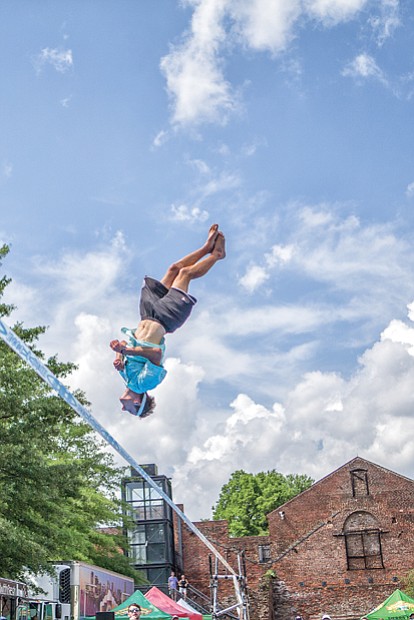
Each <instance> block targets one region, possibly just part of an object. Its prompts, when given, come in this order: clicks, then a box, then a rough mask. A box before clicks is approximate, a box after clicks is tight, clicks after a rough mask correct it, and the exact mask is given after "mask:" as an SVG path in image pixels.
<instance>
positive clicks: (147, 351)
mask: <svg viewBox="0 0 414 620" xmlns="http://www.w3.org/2000/svg"><path fill="white" fill-rule="evenodd" d="M110 347H111V349H112V350H113V351H116V353H117V359H116V360H115V362H117V360H118V359H119V358H118V354H120V359H121V360H122V356H123V355H133V356H135V355H139V356H140V357H145V359H147V360H149V361H150V362H152V363H153V364H155V365H156V366H160V364H161V357H162V351H161V349H160V348H158V347H128V346H127V344H126V342H125V340H123V341H121V342H119V340H112V341H111V343H110ZM115 362H114V364H115Z"/></svg>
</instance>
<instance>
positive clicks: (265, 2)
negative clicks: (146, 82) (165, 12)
mask: <svg viewBox="0 0 414 620" xmlns="http://www.w3.org/2000/svg"><path fill="white" fill-rule="evenodd" d="M391 2H392V0H383V5H384V6H387V5H390V3H391ZM187 4H188V5H189V6H191V7H193V9H194V11H193V14H192V19H191V24H190V27H189V29H188V31H187V32H186V33H185V34H184V35H183V37H182V41H181V43H179V44H176V45H174V46H172V47H171V50H170V53H169V54H168V55H166V56H164V58H163V59H162V60H161V63H160V67H161V71H162V72H163V74H164V76H165V79H166V82H167V90H168V93H169V96H170V99H171V104H172V122H173V124H175V125H181V126H186V125H197V124H199V123H204V122H214V123H221V124H224V123H225V122H226V121H227V118H228V116H229V114H233V113H235V112H236V111H238V110H240V107H241V102H240V92H239V90H238V89H237V88H236V87H234V86H233V85H232V84H230V82H229V81H228V80H227V79H226V77H225V57H226V54H227V53H229V51H231V50H232V49H233V48H234V47H235V46H239V47H242V48H245V49H249V50H253V51H255V52H268V53H270V54H271V55H272V56H276V55H279V54H281V53H282V52H284V51H285V50H286V49H287V48H288V46H289V44H290V43H291V41H292V40H293V39H294V37H295V36H296V31H297V25H298V24H299V23H300V22H301V20H302V23H303V22H305V21H306V20H313V21H316V22H320V23H322V25H323V26H324V27H331V26H334V25H336V24H338V23H340V22H345V21H348V20H349V19H352V18H353V17H355V16H356V15H357V14H358V13H360V12H361V11H362V9H364V8H365V6H366V4H367V0H303V1H301V0H289V2H286V0H188V1H187ZM390 12H391V8H390V7H389V8H388V12H387V11H386V10H385V9H384V15H388V21H387V19H386V18H385V17H382V21H381V24H382V31H383V32H385V31H386V28H388V31H390V30H391V28H392V27H393V26H392V25H391V22H392V20H391V17H390V16H389V15H390V14H391V13H390ZM386 24H388V26H386ZM378 28H379V24H378Z"/></svg>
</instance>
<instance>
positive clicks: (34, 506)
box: [0, 246, 136, 579]
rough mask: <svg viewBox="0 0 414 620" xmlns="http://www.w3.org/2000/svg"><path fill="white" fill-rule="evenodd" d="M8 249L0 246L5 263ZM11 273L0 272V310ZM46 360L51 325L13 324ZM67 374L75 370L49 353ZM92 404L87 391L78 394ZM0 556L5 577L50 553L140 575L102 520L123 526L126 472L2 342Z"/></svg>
mask: <svg viewBox="0 0 414 620" xmlns="http://www.w3.org/2000/svg"><path fill="white" fill-rule="evenodd" d="M8 251H9V248H8V247H7V246H3V247H2V248H0V264H1V263H2V260H3V259H4V257H5V256H6V255H7V254H8ZM9 282H10V280H9V278H7V277H5V276H4V277H3V278H2V279H0V317H2V318H4V317H8V316H9V315H10V314H11V312H12V311H13V309H14V308H13V306H12V305H7V304H5V303H2V299H3V294H4V290H5V288H6V286H7V285H8V283H9ZM13 329H14V330H15V332H16V333H17V334H18V336H19V337H20V338H21V339H22V340H23V341H24V342H25V343H26V344H27V345H28V346H29V347H30V348H31V349H32V350H33V351H34V352H35V353H36V355H37V356H39V357H40V358H42V360H43V361H44V355H43V354H42V352H41V350H40V349H39V347H38V339H39V336H40V335H41V334H42V333H44V331H45V328H44V327H33V328H24V327H23V325H22V324H17V325H15V326H14V328H13ZM46 364H47V366H48V367H49V368H50V370H51V371H52V372H53V373H54V374H55V375H56V376H57V377H59V379H60V380H64V379H65V378H67V377H68V376H69V375H70V373H71V372H72V371H73V369H74V365H73V364H71V363H62V362H60V361H58V359H57V357H56V356H55V357H52V358H50V359H48V360H46ZM76 396H77V398H78V399H79V400H80V401H81V402H82V403H83V404H85V405H87V404H88V403H87V402H86V399H85V396H84V395H83V394H82V393H80V392H79V393H77V394H76ZM0 437H1V442H0V558H1V566H0V570H1V576H2V577H6V578H11V579H23V578H24V571H26V570H29V571H30V572H33V573H37V572H39V571H41V570H47V567H48V562H49V561H51V560H59V559H66V560H69V559H71V560H81V561H86V562H89V563H92V564H98V565H100V566H102V567H105V568H111V569H112V570H117V571H119V572H122V573H125V574H129V575H132V576H136V573H135V571H133V570H132V569H131V567H130V564H129V561H128V559H127V558H126V557H125V556H124V555H122V554H120V553H119V548H120V547H122V546H123V545H124V541H123V537H122V536H116V535H115V536H110V535H108V534H105V533H103V532H102V531H100V530H99V527H100V526H110V525H117V526H119V525H122V524H121V516H120V515H121V510H120V502H119V501H118V500H117V495H116V493H117V490H118V489H119V485H120V479H121V475H122V471H121V470H120V469H117V468H116V467H115V466H114V463H113V459H112V457H111V456H110V455H108V454H106V452H105V445H104V443H103V442H102V441H101V440H99V439H97V437H96V436H95V435H94V433H93V432H92V430H91V429H90V427H89V426H88V425H87V424H85V423H84V422H83V421H81V420H80V419H79V418H78V416H77V414H76V413H75V412H74V411H73V410H72V409H71V408H70V407H69V406H68V405H67V404H66V403H65V402H64V401H62V400H61V399H60V398H58V397H57V396H55V395H54V393H53V392H52V391H51V390H50V388H49V387H48V386H47V385H46V384H45V383H44V382H43V381H42V380H41V379H40V378H38V376H37V375H36V373H35V372H34V371H33V370H31V369H30V367H29V366H28V365H27V364H26V363H25V362H23V361H22V360H21V359H20V358H19V357H18V356H17V355H16V354H15V353H14V352H13V351H12V350H11V349H10V348H9V347H8V346H7V345H6V344H5V343H4V342H3V341H0Z"/></svg>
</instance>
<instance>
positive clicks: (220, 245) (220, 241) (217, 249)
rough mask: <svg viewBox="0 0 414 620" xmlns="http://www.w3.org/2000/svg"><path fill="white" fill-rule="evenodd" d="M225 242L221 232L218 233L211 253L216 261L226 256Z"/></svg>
mask: <svg viewBox="0 0 414 620" xmlns="http://www.w3.org/2000/svg"><path fill="white" fill-rule="evenodd" d="M225 246H226V240H225V238H224V235H223V233H222V232H221V231H219V232H218V234H217V238H216V242H215V244H214V248H213V251H212V255H213V256H215V257H216V259H217V260H222V259H223V258H225V256H226V249H225Z"/></svg>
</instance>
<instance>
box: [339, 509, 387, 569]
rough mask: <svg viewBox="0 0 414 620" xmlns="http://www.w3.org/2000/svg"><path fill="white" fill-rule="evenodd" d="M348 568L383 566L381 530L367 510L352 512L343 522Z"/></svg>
mask: <svg viewBox="0 0 414 620" xmlns="http://www.w3.org/2000/svg"><path fill="white" fill-rule="evenodd" d="M343 532H344V536H345V548H346V557H347V561H348V570H361V569H372V568H384V563H383V560H382V547H381V531H380V529H379V527H378V522H377V520H376V518H375V517H374V516H373V515H372V514H370V513H369V512H365V511H359V512H353V513H352V514H351V515H349V517H348V518H347V519H346V521H345V523H344V530H343Z"/></svg>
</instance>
